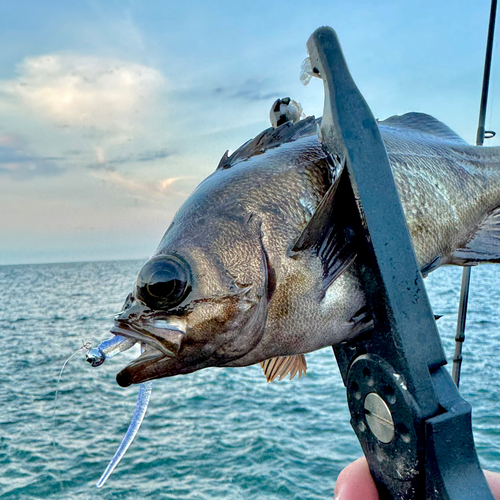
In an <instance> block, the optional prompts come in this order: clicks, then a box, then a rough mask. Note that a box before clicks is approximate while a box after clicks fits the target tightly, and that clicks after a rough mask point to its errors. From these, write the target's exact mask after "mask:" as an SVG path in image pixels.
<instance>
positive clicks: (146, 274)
mask: <svg viewBox="0 0 500 500" xmlns="http://www.w3.org/2000/svg"><path fill="white" fill-rule="evenodd" d="M207 217H208V219H209V220H215V221H216V224H212V225H210V223H209V224H205V222H206V221H200V220H198V222H199V223H201V222H203V224H201V225H202V226H205V228H204V229H205V230H204V231H203V230H200V228H199V227H198V230H195V228H193V226H196V224H191V225H190V226H189V230H187V231H184V234H182V237H178V234H179V231H175V230H173V231H169V232H167V235H166V236H165V237H164V239H163V241H162V243H161V244H160V247H159V249H158V251H157V253H156V255H155V256H154V257H153V258H151V259H150V260H149V261H148V262H146V264H145V265H144V266H143V268H142V269H141V271H140V272H139V275H138V277H137V281H136V284H135V287H134V291H133V292H132V293H131V294H130V295H129V296H128V298H127V300H126V301H125V305H124V308H123V310H122V312H121V313H120V314H119V315H118V316H117V317H116V319H115V324H114V326H113V328H112V329H111V332H112V333H114V334H115V335H120V336H123V337H131V338H134V339H135V340H136V341H137V342H140V343H141V345H142V347H143V353H142V354H141V355H140V356H139V357H138V358H137V359H136V360H135V361H133V362H132V363H131V364H130V365H128V366H127V367H126V368H125V369H123V370H122V371H121V372H120V373H119V374H118V376H117V381H118V384H119V385H121V386H124V387H126V386H129V385H131V384H135V383H141V382H144V381H146V380H152V379H156V378H162V377H167V376H173V375H177V374H182V373H190V372H193V371H196V370H199V369H201V368H205V367H208V366H226V365H228V364H229V363H231V362H234V360H236V359H238V358H241V357H243V356H245V355H246V354H247V353H248V352H249V351H251V350H252V349H253V348H254V347H255V346H256V345H257V344H258V343H259V340H260V337H261V336H262V334H263V331H264V325H265V322H266V314H267V296H266V295H267V287H268V269H267V265H266V263H267V260H266V255H265V252H264V250H263V247H262V244H261V242H260V234H259V228H258V224H257V223H255V221H248V220H246V219H248V217H243V216H234V215H231V216H229V217H224V216H223V215H222V216H219V217H218V218H217V219H214V218H210V216H209V215H207ZM250 218H251V217H250ZM198 225H200V224H198Z"/></svg>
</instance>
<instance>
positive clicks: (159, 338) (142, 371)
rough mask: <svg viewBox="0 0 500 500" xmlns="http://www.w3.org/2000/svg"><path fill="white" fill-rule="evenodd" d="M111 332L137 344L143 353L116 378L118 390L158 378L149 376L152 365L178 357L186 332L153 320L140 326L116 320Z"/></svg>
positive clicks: (172, 325)
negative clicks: (119, 387)
mask: <svg viewBox="0 0 500 500" xmlns="http://www.w3.org/2000/svg"><path fill="white" fill-rule="evenodd" d="M110 332H111V333H112V334H114V335H117V336H120V337H124V338H127V339H133V340H135V341H136V342H138V343H140V345H141V347H142V351H143V352H142V354H141V355H140V356H139V357H137V358H136V359H135V360H133V361H132V362H131V363H129V364H128V365H127V366H126V367H125V368H124V369H123V370H121V371H120V372H119V373H118V375H117V376H116V380H117V382H118V385H120V386H121V387H128V386H130V385H132V384H138V383H141V382H144V381H146V380H150V379H152V378H157V376H153V377H152V376H151V371H152V370H151V368H152V366H151V365H154V364H156V363H158V362H160V361H162V360H164V359H167V358H170V359H172V358H175V357H177V355H178V354H179V351H180V348H181V344H182V340H183V338H184V335H185V331H183V330H182V329H181V327H180V326H179V325H176V324H175V322H172V321H169V319H157V320H152V321H148V322H147V323H145V324H141V325H140V326H138V325H135V324H133V323H129V322H126V321H120V320H119V319H117V320H115V324H114V325H113V326H112V327H111V329H110ZM153 371H155V370H153ZM158 376H160V375H158Z"/></svg>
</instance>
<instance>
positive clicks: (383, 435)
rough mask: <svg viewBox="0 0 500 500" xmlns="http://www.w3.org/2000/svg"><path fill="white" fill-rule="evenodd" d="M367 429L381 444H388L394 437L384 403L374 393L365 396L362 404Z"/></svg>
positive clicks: (389, 413)
mask: <svg viewBox="0 0 500 500" xmlns="http://www.w3.org/2000/svg"><path fill="white" fill-rule="evenodd" d="M364 406H365V417H366V422H367V424H368V427H369V428H370V430H371V431H372V433H373V434H374V436H375V437H376V438H377V439H378V440H379V441H381V442H382V443H389V442H391V441H392V438H393V437H394V421H393V420H392V415H391V411H390V410H389V407H388V406H387V404H386V402H385V401H384V400H383V399H382V398H381V397H380V396H379V395H378V394H376V393H375V392H370V394H367V396H366V398H365V402H364Z"/></svg>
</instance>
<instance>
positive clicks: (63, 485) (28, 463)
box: [0, 261, 500, 500]
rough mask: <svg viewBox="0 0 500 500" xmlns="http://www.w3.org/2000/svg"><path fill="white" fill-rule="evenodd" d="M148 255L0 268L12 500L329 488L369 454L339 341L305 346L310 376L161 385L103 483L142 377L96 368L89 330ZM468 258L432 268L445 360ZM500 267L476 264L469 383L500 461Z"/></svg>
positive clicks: (241, 372) (485, 456)
mask: <svg viewBox="0 0 500 500" xmlns="http://www.w3.org/2000/svg"><path fill="white" fill-rule="evenodd" d="M142 264H143V262H142V261H125V262H94V263H72V264H46V265H21V266H0V336H1V348H2V352H1V357H0V402H1V405H0V497H1V498H5V499H39V498H50V499H94V498H95V499H143V498H151V499H176V500H178V499H199V500H202V499H203V500H206V499H215V498H217V499H231V500H234V499H245V500H249V499H262V498H265V499H267V500H272V499H287V500H291V499H298V500H299V499H300V500H309V499H311V500H313V499H328V498H330V499H331V498H332V496H333V489H334V485H335V479H336V477H337V475H338V473H339V472H340V470H341V469H342V468H343V467H344V466H345V465H347V464H348V463H349V462H350V461H351V460H353V459H355V458H356V457H358V456H360V455H361V449H360V446H359V444H358V442H357V440H356V437H355V435H354V433H353V431H352V429H351V427H350V425H349V413H348V409H347V402H346V396H345V389H344V387H343V385H342V381H341V378H340V375H339V372H338V369H337V367H336V362H335V358H334V356H333V353H332V350H331V349H323V350H321V351H318V352H315V353H312V354H309V355H307V356H306V357H307V362H308V367H309V368H308V372H307V376H305V377H303V378H302V379H301V380H297V379H294V380H293V381H282V382H274V383H272V384H268V383H267V382H266V379H265V377H264V375H263V374H262V371H261V369H260V367H259V366H251V367H248V368H226V369H221V368H209V369H205V370H201V371H199V372H196V373H192V374H189V375H183V376H178V377H174V378H167V379H162V380H159V381H157V382H156V384H155V387H154V389H153V394H152V398H151V404H150V407H149V409H148V412H147V415H146V418H145V421H144V423H143V425H142V428H141V429H140V431H139V434H138V436H137V438H136V440H135V442H134V443H133V444H132V446H131V447H130V449H129V451H128V452H127V454H126V456H125V458H124V459H123V460H122V462H121V463H120V464H119V466H118V467H117V468H116V470H115V472H114V473H113V475H112V476H111V477H110V479H109V480H108V482H107V483H106V484H105V485H104V487H103V488H102V489H101V490H97V489H96V488H95V483H96V481H97V480H98V479H99V477H100V475H101V474H102V472H103V471H104V469H105V467H106V465H107V463H108V461H109V460H110V459H111V457H112V455H113V453H114V452H115V450H116V448H117V447H118V445H119V443H120V440H121V438H122V436H123V434H124V433H125V431H126V429H127V427H128V424H129V421H130V417H131V415H132V413H133V409H134V406H135V400H136V395H137V387H136V386H134V387H130V388H127V389H123V388H120V387H119V386H118V385H117V384H116V382H115V376H116V373H117V372H118V371H119V370H120V369H121V368H122V367H123V366H125V365H126V364H127V363H128V362H130V361H131V360H132V359H133V358H135V357H136V356H137V355H138V352H136V348H133V349H132V350H131V351H128V352H126V353H124V354H123V355H120V356H116V357H115V358H113V359H112V360H109V361H108V362H106V363H105V364H104V365H103V366H101V367H99V368H92V367H91V366H90V365H89V364H88V363H86V362H85V355H84V352H85V351H80V352H79V353H78V354H77V355H76V356H74V357H73V358H72V359H71V360H70V361H69V362H68V364H67V366H66V369H65V371H64V372H63V374H62V377H61V382H60V384H59V386H58V394H57V401H56V400H55V396H56V388H57V386H56V382H57V379H58V377H59V374H60V370H61V368H62V366H63V364H64V362H65V360H66V359H67V358H68V357H69V356H71V354H73V353H74V352H75V351H76V350H78V349H79V348H80V347H81V346H82V345H83V343H84V342H89V341H90V342H92V343H93V344H94V346H95V345H97V344H98V343H99V342H100V341H102V340H104V339H107V338H109V337H110V334H109V332H108V330H109V328H110V326H111V325H112V322H113V317H114V315H115V314H116V313H117V312H118V311H119V310H120V308H121V305H122V303H123V301H124V299H125V297H126V295H127V294H128V292H129V291H130V290H131V289H132V286H133V283H134V279H135V276H136V274H137V272H138V271H139V269H140V268H141V266H142ZM460 276H461V270H460V269H457V268H444V269H439V270H437V271H435V272H434V273H432V274H431V276H430V277H429V278H427V280H426V285H427V289H428V293H429V296H430V298H431V303H432V305H433V309H434V312H435V314H442V315H443V317H442V318H441V319H439V321H438V325H439V329H440V332H441V335H442V340H443V344H444V347H445V350H446V353H447V356H448V358H449V360H451V358H452V356H453V350H454V342H453V337H454V334H455V327H456V326H455V325H456V316H457V308H458V296H459V289H460ZM499 283H500V266H498V267H495V266H479V267H478V268H474V269H473V271H472V286H471V298H470V304H469V316H468V319H467V341H466V343H465V346H464V364H463V370H462V380H461V392H462V394H463V396H464V397H465V398H466V399H467V400H468V401H469V402H470V403H471V404H472V407H473V427H474V433H475V439H476V447H477V450H478V455H479V458H480V461H481V464H482V466H483V467H485V468H489V469H492V470H497V471H500V404H499V402H500V356H499V354H500V292H499Z"/></svg>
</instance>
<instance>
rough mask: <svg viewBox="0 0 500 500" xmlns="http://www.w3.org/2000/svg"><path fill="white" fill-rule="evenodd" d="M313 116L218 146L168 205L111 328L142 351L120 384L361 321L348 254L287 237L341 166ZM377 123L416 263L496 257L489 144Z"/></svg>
mask: <svg viewBox="0 0 500 500" xmlns="http://www.w3.org/2000/svg"><path fill="white" fill-rule="evenodd" d="M317 122H318V121H317V120H315V119H314V117H309V118H307V119H305V120H301V121H299V122H298V123H291V122H287V123H285V124H283V125H281V126H279V127H277V128H273V129H268V130H266V131H264V132H263V133H262V134H260V135H259V136H257V137H256V138H255V139H253V140H252V141H249V142H248V143H246V144H245V145H243V146H242V147H241V148H239V149H238V150H237V151H235V152H234V153H233V154H232V155H231V156H228V155H227V154H225V155H224V157H223V158H222V160H221V162H220V164H219V166H218V168H217V170H216V171H215V172H214V173H213V174H212V175H210V176H209V177H208V178H207V179H205V180H204V181H203V182H202V183H201V184H200V185H199V186H198V187H197V188H196V190H195V191H194V192H193V194H192V195H191V196H190V197H189V198H188V199H187V200H186V202H185V203H184V204H183V205H182V207H181V208H180V209H179V211H178V212H177V214H176V216H175V217H174V220H173V222H172V224H171V226H170V227H169V229H168V230H167V232H166V233H165V235H164V237H163V238H162V240H161V242H160V245H159V246H158V249H157V250H156V253H155V256H154V257H153V258H152V259H151V260H150V261H149V262H148V263H146V265H145V266H144V268H143V270H142V271H141V273H140V274H139V277H138V281H137V286H136V287H135V290H134V291H133V293H132V294H131V295H130V296H129V297H128V299H127V301H126V304H125V306H124V310H123V311H122V313H121V314H120V315H119V316H118V317H117V320H116V322H115V326H114V328H113V329H112V332H113V333H115V334H117V335H122V336H124V337H125V338H134V339H135V340H136V341H139V342H141V343H142V345H143V346H144V347H145V351H144V353H143V354H142V355H141V356H140V357H139V358H138V359H137V360H135V361H134V362H132V364H130V365H129V366H128V367H126V368H125V369H124V370H122V371H121V372H120V373H119V374H118V377H117V380H118V383H119V384H120V385H123V386H127V385H130V384H132V383H140V382H143V381H145V380H151V379H155V378H161V377H166V376H173V375H177V374H181V373H189V372H193V371H196V370H199V369H201V368H205V367H208V366H232V367H236V366H247V365H251V364H254V363H258V362H263V361H265V360H269V359H271V358H280V357H285V358H282V359H289V358H286V357H288V356H297V355H301V354H303V353H307V352H311V351H314V350H316V349H319V348H322V347H325V346H329V345H335V344H337V343H339V342H341V341H343V340H346V339H349V338H352V337H354V336H356V335H357V334H358V333H359V332H361V331H363V330H365V329H366V328H368V327H369V325H370V319H371V318H370V315H369V312H368V311H367V308H366V303H365V295H364V292H363V288H362V286H361V282H360V279H359V272H358V264H359V263H358V262H357V261H356V253H355V251H354V252H351V255H349V254H347V253H346V252H343V251H342V249H340V250H339V249H336V248H334V247H332V246H331V245H330V246H328V245H324V244H323V245H321V241H319V242H317V243H318V244H316V245H312V246H309V247H303V248H298V247H297V242H298V241H299V240H300V238H301V235H303V234H304V231H307V230H308V228H309V230H310V227H311V223H312V221H313V219H314V217H317V216H318V215H317V214H318V213H319V212H321V211H323V210H325V209H328V206H327V205H328V204H331V203H333V202H334V201H335V190H334V189H333V188H335V186H336V182H338V179H339V176H340V169H341V165H340V163H339V164H335V163H332V161H331V158H329V157H327V155H326V154H325V151H324V150H323V148H322V146H321V143H320V141H319V139H318V136H317ZM379 128H380V132H381V136H382V138H383V141H384V144H385V147H386V150H387V154H388V157H389V160H390V164H391V167H392V171H393V175H394V178H395V181H396V186H397V189H398V192H399V195H400V199H401V203H402V206H403V209H404V213H405V216H406V220H407V225H408V229H409V232H410V235H411V237H412V241H413V245H414V249H415V254H416V257H417V261H418V264H419V266H420V268H421V270H422V273H423V274H427V273H428V272H430V271H432V270H433V269H435V268H437V267H439V266H441V265H444V264H457V265H465V264H469V263H473V262H496V261H499V260H500V229H499V227H500V226H499V224H500V222H499V221H500V215H499V214H500V210H499V207H500V148H477V147H474V146H470V145H468V144H467V143H466V142H465V141H463V140H462V139H461V138H460V137H458V136H457V135H456V134H455V133H454V132H453V131H451V130H450V129H449V128H448V127H446V126H445V125H443V124H442V123H441V122H439V121H438V120H436V119H434V118H432V117H430V116H428V115H424V114H420V113H409V114H406V115H403V116H395V117H391V118H389V119H387V120H385V121H382V122H379ZM341 208H342V207H341V206H340V207H336V208H335V209H336V210H341ZM315 214H316V216H315ZM333 219H335V212H334V213H333ZM321 237H324V236H321V235H318V238H319V239H320V238H321ZM321 248H323V250H321ZM287 363H289V362H288V361H287ZM289 364H290V363H289Z"/></svg>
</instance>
